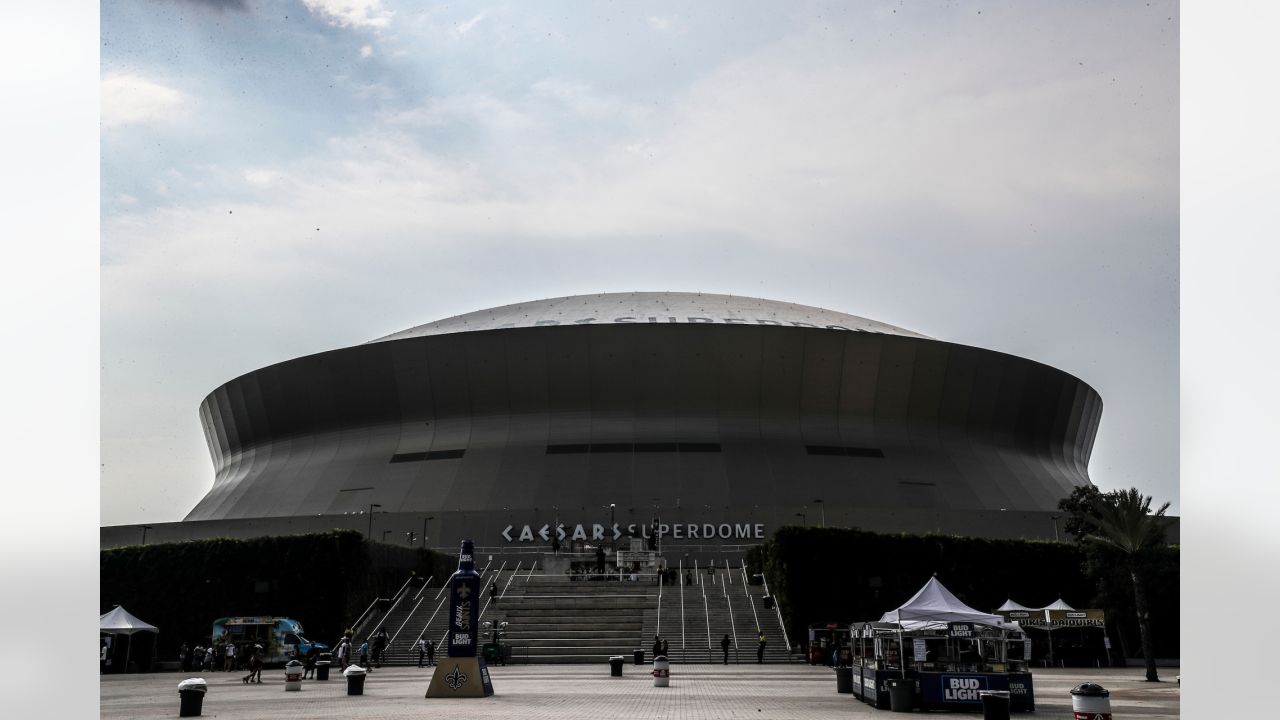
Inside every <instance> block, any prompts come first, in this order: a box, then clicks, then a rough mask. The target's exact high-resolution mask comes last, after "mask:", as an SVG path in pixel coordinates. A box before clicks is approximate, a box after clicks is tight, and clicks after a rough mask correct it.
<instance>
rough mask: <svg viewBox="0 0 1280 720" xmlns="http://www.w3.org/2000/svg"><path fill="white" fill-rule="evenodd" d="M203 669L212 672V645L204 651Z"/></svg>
mask: <svg viewBox="0 0 1280 720" xmlns="http://www.w3.org/2000/svg"><path fill="white" fill-rule="evenodd" d="M204 669H205V670H208V671H209V672H213V645H210V646H209V647H207V648H205V649H204Z"/></svg>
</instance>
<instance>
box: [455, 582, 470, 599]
mask: <svg viewBox="0 0 1280 720" xmlns="http://www.w3.org/2000/svg"><path fill="white" fill-rule="evenodd" d="M458 597H459V598H462V599H463V600H466V599H467V598H469V597H471V588H469V587H467V586H466V585H463V586H462V587H460V588H458Z"/></svg>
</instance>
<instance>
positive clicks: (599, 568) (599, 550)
mask: <svg viewBox="0 0 1280 720" xmlns="http://www.w3.org/2000/svg"><path fill="white" fill-rule="evenodd" d="M596 574H598V575H603V574H604V546H603V545H597V546H596Z"/></svg>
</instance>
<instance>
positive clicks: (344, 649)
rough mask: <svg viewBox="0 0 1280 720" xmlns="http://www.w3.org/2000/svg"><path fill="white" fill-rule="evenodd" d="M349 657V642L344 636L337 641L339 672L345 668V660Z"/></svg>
mask: <svg viewBox="0 0 1280 720" xmlns="http://www.w3.org/2000/svg"><path fill="white" fill-rule="evenodd" d="M350 657H351V643H350V642H348V641H347V638H345V637H344V638H342V639H341V640H339V641H338V671H339V672H341V671H343V670H346V669H347V661H348V659H350Z"/></svg>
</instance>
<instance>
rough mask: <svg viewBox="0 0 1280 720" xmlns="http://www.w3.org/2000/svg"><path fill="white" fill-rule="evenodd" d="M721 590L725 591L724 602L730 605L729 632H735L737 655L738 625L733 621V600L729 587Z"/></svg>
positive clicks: (735, 650) (724, 586)
mask: <svg viewBox="0 0 1280 720" xmlns="http://www.w3.org/2000/svg"><path fill="white" fill-rule="evenodd" d="M721 588H722V589H723V590H724V601H725V602H726V603H728V605H729V630H730V631H732V632H733V649H734V652H735V653H736V652H737V650H738V623H737V622H735V621H734V619H733V600H732V599H731V598H730V597H729V586H728V585H722V586H721ZM735 659H736V655H735Z"/></svg>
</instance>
